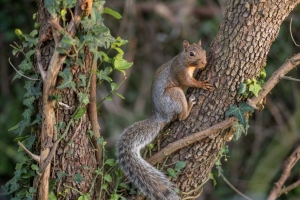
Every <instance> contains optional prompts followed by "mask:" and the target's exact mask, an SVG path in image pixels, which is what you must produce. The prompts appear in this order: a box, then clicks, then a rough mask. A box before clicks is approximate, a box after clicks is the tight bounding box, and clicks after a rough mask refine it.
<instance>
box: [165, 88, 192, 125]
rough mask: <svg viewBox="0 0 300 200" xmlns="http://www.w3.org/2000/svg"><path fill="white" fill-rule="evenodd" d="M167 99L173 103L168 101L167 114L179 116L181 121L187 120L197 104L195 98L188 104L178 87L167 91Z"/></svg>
mask: <svg viewBox="0 0 300 200" xmlns="http://www.w3.org/2000/svg"><path fill="white" fill-rule="evenodd" d="M165 98H169V99H171V101H168V106H167V107H166V108H167V111H166V112H169V113H173V116H178V119H179V121H181V120H185V119H186V118H187V117H188V116H189V114H190V111H191V109H192V107H193V105H194V104H195V98H190V100H189V102H187V100H186V97H185V95H184V92H183V90H182V89H181V88H178V87H173V88H168V89H166V91H165ZM166 102H167V101H166Z"/></svg>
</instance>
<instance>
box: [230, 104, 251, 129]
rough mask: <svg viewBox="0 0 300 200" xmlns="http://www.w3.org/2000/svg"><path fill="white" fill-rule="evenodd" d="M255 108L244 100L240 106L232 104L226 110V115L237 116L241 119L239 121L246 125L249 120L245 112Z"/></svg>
mask: <svg viewBox="0 0 300 200" xmlns="http://www.w3.org/2000/svg"><path fill="white" fill-rule="evenodd" d="M253 110H254V109H253V108H252V106H250V105H249V104H247V103H245V102H243V103H240V104H239V107H237V106H236V105H232V106H230V108H229V109H228V110H227V111H226V112H225V116H226V117H228V116H235V117H236V118H237V119H238V120H239V122H240V123H241V124H242V125H243V126H244V127H245V126H246V122H247V119H246V117H245V114H246V113H247V112H253Z"/></svg>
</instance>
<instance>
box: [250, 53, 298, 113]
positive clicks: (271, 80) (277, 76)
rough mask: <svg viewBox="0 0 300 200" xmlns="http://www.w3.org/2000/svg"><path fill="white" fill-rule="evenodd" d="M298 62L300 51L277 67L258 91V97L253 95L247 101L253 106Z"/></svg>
mask: <svg viewBox="0 0 300 200" xmlns="http://www.w3.org/2000/svg"><path fill="white" fill-rule="evenodd" d="M299 64H300V53H298V54H296V55H294V56H293V57H291V58H290V59H288V60H287V61H285V63H284V64H283V65H282V66H281V67H280V68H279V69H278V70H276V71H275V72H274V73H273V74H272V76H271V77H270V78H269V80H268V81H267V82H266V83H265V84H264V85H263V87H262V90H261V91H260V92H259V93H258V97H253V98H251V99H248V100H247V103H248V104H249V105H250V106H252V107H253V108H255V107H256V105H257V104H258V103H259V102H260V101H261V100H262V99H263V98H265V97H266V96H267V94H268V93H269V92H270V91H271V90H272V89H273V88H274V86H275V85H276V84H277V83H278V82H279V81H280V80H281V79H282V77H283V76H284V75H286V74H287V73H288V72H289V71H291V70H292V69H293V68H294V67H296V66H297V65H299Z"/></svg>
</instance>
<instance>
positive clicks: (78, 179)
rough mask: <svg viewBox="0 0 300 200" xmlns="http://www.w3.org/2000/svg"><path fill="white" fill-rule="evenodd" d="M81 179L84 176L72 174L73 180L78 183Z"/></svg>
mask: <svg viewBox="0 0 300 200" xmlns="http://www.w3.org/2000/svg"><path fill="white" fill-rule="evenodd" d="M83 180H84V178H83V177H82V176H81V174H74V181H75V182H77V183H80V182H81V181H83Z"/></svg>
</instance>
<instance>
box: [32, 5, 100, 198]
mask: <svg viewBox="0 0 300 200" xmlns="http://www.w3.org/2000/svg"><path fill="white" fill-rule="evenodd" d="M86 2H87V1H85V3H86ZM44 4H45V1H43V0H42V1H38V22H39V23H40V31H39V41H40V42H39V44H40V45H39V46H38V48H39V49H40V52H41V63H42V66H43V68H44V70H45V74H46V77H45V79H44V80H43V97H42V98H41V99H40V101H39V105H40V106H39V113H40V114H41V116H42V126H41V127H40V130H39V131H38V132H37V134H36V135H37V140H36V141H37V143H38V144H39V145H37V146H38V148H39V149H38V150H37V151H38V152H39V151H40V152H41V153H40V157H41V163H40V168H42V166H43V164H44V163H46V162H45V160H46V158H48V156H49V155H50V154H51V153H50V152H51V150H52V149H53V148H54V146H55V145H56V144H55V142H56V141H57V140H58V139H59V138H60V137H61V136H62V135H63V133H64V132H65V130H66V129H67V128H68V130H67V134H66V136H65V137H63V138H62V140H61V141H60V142H59V143H58V145H57V147H55V148H56V151H55V155H54V157H53V159H51V160H52V161H51V162H50V164H48V165H47V167H45V169H44V172H43V173H42V174H43V175H42V177H40V179H39V178H37V179H36V180H35V184H36V186H38V199H48V196H49V195H48V190H50V191H53V192H54V194H55V195H56V197H57V198H63V199H78V197H79V196H80V194H86V193H88V192H89V189H90V188H91V186H92V184H93V180H94V178H95V174H94V172H95V170H96V169H97V161H96V157H95V149H94V146H93V145H92V143H91V141H90V138H89V136H88V134H87V130H91V129H92V128H91V123H90V117H89V116H88V114H87V113H85V114H84V115H83V116H82V117H81V118H80V119H78V120H72V122H70V120H71V119H72V116H73V115H74V114H75V112H76V109H77V107H78V106H79V105H80V104H79V96H78V93H79V92H83V91H85V90H86V87H87V86H85V87H77V88H76V92H75V91H74V90H73V89H71V88H66V89H60V90H58V89H57V88H56V87H57V86H58V85H60V84H61V83H62V82H63V80H62V79H61V78H59V77H58V78H57V75H58V72H59V71H63V70H64V69H66V66H65V65H62V63H63V62H58V65H57V66H53V59H55V56H56V57H57V58H58V60H59V59H61V60H63V55H61V54H59V53H57V52H56V50H55V48H56V43H57V42H59V40H60V39H61V36H60V35H55V33H54V32H55V31H56V30H55V29H54V28H53V26H51V25H50V23H49V22H50V21H51V20H52V18H51V16H50V14H49V13H48V11H47V9H46V8H45V5H44ZM77 4H79V5H83V1H81V0H78V1H77ZM81 9H83V8H82V7H81ZM78 12H79V13H78V16H79V17H81V16H82V10H80V9H79V11H78ZM80 12H81V13H80ZM74 13H76V8H75V11H74ZM72 17H74V16H72ZM75 17H76V16H75ZM70 18H71V17H70ZM70 21H71V19H69V21H67V23H70ZM79 21H80V20H79ZM58 23H59V21H58ZM78 25H79V24H78V23H77V24H76V28H75V29H74V28H73V29H72V31H70V33H69V34H73V35H74V34H75V32H76V31H78V30H77V29H78ZM55 37H57V38H55ZM55 40H57V41H55ZM38 64H39V63H38V59H35V66H38ZM91 65H92V55H91V53H90V52H89V51H88V49H85V66H84V67H81V66H70V67H69V69H70V72H71V74H72V76H73V80H75V81H77V80H79V78H78V76H79V75H80V74H81V75H85V76H86V77H89V74H90V68H91ZM55 67H58V68H57V69H55ZM55 70H56V71H55ZM51 73H52V74H53V76H51ZM94 81H95V80H94ZM53 96H61V97H59V98H58V99H56V100H53ZM61 103H63V104H61ZM61 123H64V126H62V128H61V129H59V128H57V127H58V126H59V124H61ZM68 124H70V126H69V127H68ZM50 182H51V183H52V184H51V185H53V188H52V187H51V188H50V189H49V184H50ZM78 191H80V193H79V192H78ZM97 191H98V190H94V192H92V193H91V197H95V196H96V193H97Z"/></svg>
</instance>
